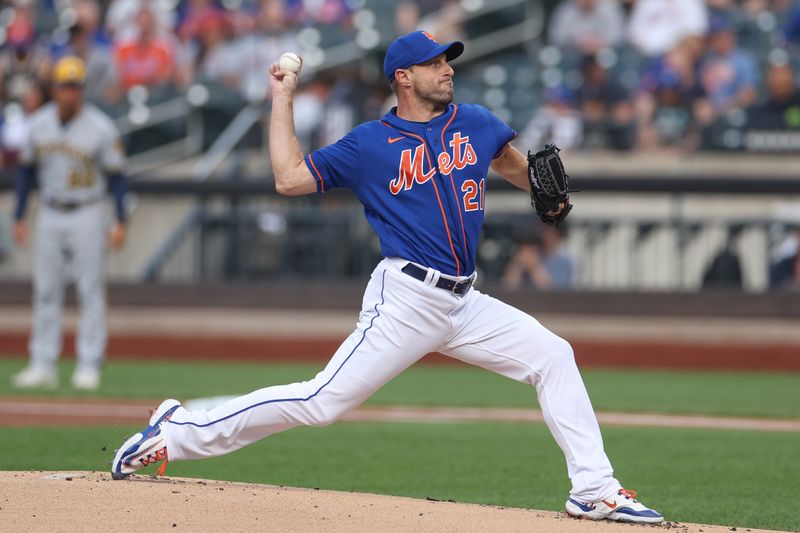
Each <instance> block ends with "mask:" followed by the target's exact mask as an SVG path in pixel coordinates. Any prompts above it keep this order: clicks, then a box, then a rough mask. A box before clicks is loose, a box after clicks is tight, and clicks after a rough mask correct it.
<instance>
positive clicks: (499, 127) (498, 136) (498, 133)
mask: <svg viewBox="0 0 800 533" xmlns="http://www.w3.org/2000/svg"><path fill="white" fill-rule="evenodd" d="M485 111H486V115H487V117H488V121H489V131H491V132H492V133H493V135H494V138H495V142H496V144H495V149H494V152H493V153H494V156H493V158H495V157H497V156H499V155H500V152H502V151H503V147H505V145H506V144H508V143H509V141H511V140H512V139H513V138H514V137H516V136H517V132H516V131H515V130H514V128H512V127H511V126H509V125H508V124H506V123H505V122H503V121H502V120H500V119H499V118H498V117H496V116H495V115H494V114H493V113H491V112H490V111H489V110H488V109H486V110H485Z"/></svg>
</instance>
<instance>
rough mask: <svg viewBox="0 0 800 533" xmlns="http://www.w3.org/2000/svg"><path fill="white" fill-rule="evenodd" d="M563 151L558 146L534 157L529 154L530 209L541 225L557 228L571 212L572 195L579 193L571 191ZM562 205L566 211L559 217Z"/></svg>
mask: <svg viewBox="0 0 800 533" xmlns="http://www.w3.org/2000/svg"><path fill="white" fill-rule="evenodd" d="M560 151H561V150H560V149H559V148H558V147H557V146H556V145H555V144H548V145H545V147H544V150H540V151H538V152H536V153H535V154H533V155H531V153H530V151H529V152H528V181H530V183H531V206H533V208H534V209H535V210H536V214H537V215H539V218H541V219H542V222H544V223H546V224H551V225H554V226H558V225H559V224H560V223H561V222H563V220H564V219H565V218H567V215H568V214H569V212H570V211H571V210H572V204H571V203H569V193H571V192H577V191H573V190H570V188H569V176H568V175H567V173H566V172H565V171H564V164H563V163H562V162H561V157H559V155H558V152H560ZM561 204H564V209H562V210H561V212H560V213H558V214H557V215H553V213H556V212H558V210H559V208H560V206H561Z"/></svg>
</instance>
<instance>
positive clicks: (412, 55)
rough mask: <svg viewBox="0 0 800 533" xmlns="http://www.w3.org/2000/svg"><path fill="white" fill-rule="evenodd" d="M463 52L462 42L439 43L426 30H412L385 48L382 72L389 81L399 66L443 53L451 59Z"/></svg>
mask: <svg viewBox="0 0 800 533" xmlns="http://www.w3.org/2000/svg"><path fill="white" fill-rule="evenodd" d="M463 52H464V43H462V42H460V41H453V42H451V43H447V44H440V43H439V41H437V40H436V38H435V37H434V36H433V35H431V34H430V33H428V32H426V31H414V32H411V33H409V34H406V35H403V36H402V37H398V38H397V39H395V40H394V41H393V42H392V44H390V45H389V48H388V49H387V50H386V57H385V58H384V59H383V73H384V74H386V78H387V79H388V80H389V81H392V80H394V71H395V70H397V69H399V68H408V67H410V66H411V65H419V64H420V63H424V62H426V61H429V60H431V59H433V58H434V57H436V56H438V55H441V54H445V57H446V58H447V60H448V61H452V60H453V59H455V58H457V57H458V56H460V55H461V54H462V53H463Z"/></svg>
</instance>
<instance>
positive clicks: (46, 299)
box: [13, 57, 126, 389]
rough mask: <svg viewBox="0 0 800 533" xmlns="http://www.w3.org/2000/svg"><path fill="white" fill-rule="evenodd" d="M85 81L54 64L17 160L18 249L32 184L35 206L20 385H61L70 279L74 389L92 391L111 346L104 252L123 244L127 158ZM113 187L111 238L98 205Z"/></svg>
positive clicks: (72, 65)
mask: <svg viewBox="0 0 800 533" xmlns="http://www.w3.org/2000/svg"><path fill="white" fill-rule="evenodd" d="M84 77H85V69H84V68H83V64H82V63H81V62H80V60H78V59H77V58H72V57H67V58H64V59H62V60H61V61H60V62H59V63H57V64H56V66H55V68H54V73H53V81H54V85H55V88H54V101H53V102H50V103H48V104H46V105H45V106H43V107H42V108H41V109H39V110H38V111H36V112H35V113H34V114H33V115H32V116H31V118H30V138H29V141H28V143H27V145H26V146H25V148H24V150H23V151H22V153H21V154H20V161H21V169H20V173H19V177H18V180H17V200H18V201H17V212H16V219H17V225H16V226H15V234H16V237H17V240H18V242H20V244H25V241H26V230H25V226H24V213H25V205H26V200H27V196H28V192H29V191H30V188H31V186H32V185H31V184H32V183H33V182H34V181H36V182H38V186H39V190H40V204H41V209H40V213H39V217H38V221H37V224H36V240H35V247H34V269H33V329H32V332H31V338H30V345H29V350H30V365H29V366H28V367H27V368H26V369H25V370H23V371H22V372H21V373H20V374H17V375H16V376H14V378H13V384H14V385H16V386H18V387H38V386H54V385H56V384H57V373H56V362H57V359H58V356H59V353H60V351H61V345H62V335H61V331H62V327H61V315H62V307H63V305H62V304H63V294H64V287H65V285H66V283H68V282H69V281H74V282H75V286H76V292H77V295H78V303H79V308H80V318H79V323H78V332H77V338H76V346H75V351H76V354H77V359H78V363H77V365H76V370H75V373H74V374H73V376H72V384H73V386H75V387H77V388H87V389H93V388H97V386H98V385H99V382H100V367H101V364H102V360H103V356H104V354H105V348H106V339H107V330H106V303H105V288H104V272H105V254H106V247H107V245H110V246H119V245H120V244H121V243H122V241H123V240H124V234H125V229H124V227H125V226H124V222H125V209H124V194H125V190H126V183H125V178H124V176H123V174H122V168H123V167H124V165H125V154H124V150H123V148H122V144H121V142H120V139H119V134H118V133H117V131H116V128H115V127H114V124H113V122H112V121H111V119H110V118H109V117H107V116H106V115H105V114H104V113H103V112H101V111H100V110H99V109H97V108H95V107H94V106H91V105H89V104H83V102H82V99H81V95H80V91H81V89H82V83H83V80H84ZM76 91H77V92H76ZM109 189H111V191H112V192H113V194H114V197H115V200H116V206H117V209H116V211H117V223H116V224H115V225H114V226H113V228H112V230H111V232H110V233H108V232H107V225H106V213H105V202H104V199H105V198H106V195H107V193H108V191H109ZM107 233H108V235H107Z"/></svg>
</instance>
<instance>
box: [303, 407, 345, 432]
mask: <svg viewBox="0 0 800 533" xmlns="http://www.w3.org/2000/svg"><path fill="white" fill-rule="evenodd" d="M341 415H342V413H340V412H338V411H337V410H335V409H331V408H322V409H318V410H316V411H314V412H312V413H311V416H309V417H308V419H307V420H306V425H308V426H314V427H325V426H330V425H331V424H333V423H334V422H336V420H337V419H338V418H339V417H340V416H341Z"/></svg>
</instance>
